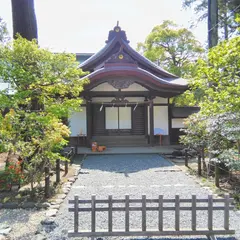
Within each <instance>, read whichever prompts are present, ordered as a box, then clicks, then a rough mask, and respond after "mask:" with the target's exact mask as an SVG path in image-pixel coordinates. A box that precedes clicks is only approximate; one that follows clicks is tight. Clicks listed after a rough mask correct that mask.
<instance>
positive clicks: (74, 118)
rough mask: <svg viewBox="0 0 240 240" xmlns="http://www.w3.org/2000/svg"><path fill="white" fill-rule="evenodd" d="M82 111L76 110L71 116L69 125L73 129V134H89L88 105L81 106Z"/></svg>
mask: <svg viewBox="0 0 240 240" xmlns="http://www.w3.org/2000/svg"><path fill="white" fill-rule="evenodd" d="M81 109H82V111H81V112H74V113H73V114H72V115H71V117H70V118H69V126H70V130H71V136H72V137H74V136H78V135H79V134H80V133H81V134H85V135H86V134H87V117H86V107H81Z"/></svg>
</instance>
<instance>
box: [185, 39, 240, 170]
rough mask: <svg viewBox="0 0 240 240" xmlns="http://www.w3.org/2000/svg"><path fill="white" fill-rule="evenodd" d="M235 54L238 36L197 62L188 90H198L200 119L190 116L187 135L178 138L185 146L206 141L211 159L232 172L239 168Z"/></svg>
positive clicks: (239, 81) (239, 64)
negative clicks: (199, 95)
mask: <svg viewBox="0 0 240 240" xmlns="http://www.w3.org/2000/svg"><path fill="white" fill-rule="evenodd" d="M239 52H240V37H235V38H233V39H231V40H228V41H223V42H221V43H220V44H219V45H217V46H216V47H213V48H211V49H210V50H209V53H208V58H207V59H208V60H207V61H206V60H203V59H201V60H199V61H198V64H197V66H198V69H197V75H196V77H195V79H194V80H193V81H192V83H191V85H190V88H191V90H192V91H193V92H195V91H196V89H199V88H200V89H201V91H202V97H201V98H200V101H199V106H200V107H201V109H200V112H199V113H198V114H199V116H201V118H200V119H197V120H196V121H195V122H194V116H193V117H192V116H190V117H189V119H188V122H189V126H187V129H186V130H185V133H186V134H187V135H186V136H184V137H183V138H182V141H183V143H185V144H195V143H196V142H197V144H198V145H200V144H201V141H202V140H201V141H200V140H199V139H201V138H203V140H204V139H208V143H207V145H208V151H209V153H210V154H211V157H213V160H215V161H220V162H222V163H224V164H225V165H226V166H228V167H229V168H231V169H235V170H237V169H238V170H239V169H240V162H239V158H240V157H239V153H240V134H239V133H240V131H239V130H240V129H239V121H240V71H239V69H240V56H239ZM202 119H204V121H205V126H204V128H205V130H204V129H203V125H202V124H203V123H202ZM193 124H194V127H193ZM203 130H204V131H203ZM195 134H196V136H195ZM231 158H232V160H231V161H230V160H229V159H231Z"/></svg>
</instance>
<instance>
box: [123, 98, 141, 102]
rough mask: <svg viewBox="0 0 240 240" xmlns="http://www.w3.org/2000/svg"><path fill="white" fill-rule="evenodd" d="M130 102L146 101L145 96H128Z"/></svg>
mask: <svg viewBox="0 0 240 240" xmlns="http://www.w3.org/2000/svg"><path fill="white" fill-rule="evenodd" d="M125 99H127V100H128V101H129V102H132V103H135V102H141V103H142V102H144V99H145V98H144V97H126V98H125Z"/></svg>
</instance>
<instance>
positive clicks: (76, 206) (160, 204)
mask: <svg viewBox="0 0 240 240" xmlns="http://www.w3.org/2000/svg"><path fill="white" fill-rule="evenodd" d="M232 201H233V199H230V198H229V195H225V197H224V198H221V199H220V198H217V199H214V198H213V196H212V195H209V196H208V198H205V199H198V198H197V197H196V195H192V198H190V199H183V198H180V197H179V195H176V196H175V198H173V199H165V198H164V197H163V195H160V196H159V197H158V198H157V199H147V198H146V195H143V196H142V198H141V199H130V198H129V195H126V196H125V199H113V197H112V196H111V195H110V196H108V199H96V197H95V196H92V198H91V200H81V199H79V197H78V196H75V198H74V200H69V204H73V207H70V208H69V212H73V213H74V230H73V231H69V233H68V236H69V237H92V238H93V237H103V236H169V235H171V236H172V235H173V236H176V235H207V236H208V237H209V238H211V239H214V235H216V234H219V235H225V234H234V233H235V231H234V230H231V229H230V228H229V210H231V209H233V207H232V206H230V203H231V202H232ZM132 203H138V204H139V203H140V204H141V206H140V207H139V206H131V204H132ZM151 203H154V204H155V206H148V205H151ZM169 203H171V204H173V206H169ZM186 203H187V204H188V206H186ZM86 204H88V205H89V204H90V207H84V205H85V206H86ZM103 204H105V205H107V206H106V207H103ZM116 204H118V205H119V204H124V206H123V207H119V206H116ZM156 205H157V206H156ZM132 211H140V212H141V218H142V219H141V220H142V227H141V229H137V230H136V229H135V230H134V229H130V222H129V220H130V218H129V216H130V212H132ZM149 211H157V213H158V226H157V229H148V228H147V218H146V216H147V212H149ZM166 211H173V212H174V215H175V223H174V226H172V227H173V229H169V228H166V227H165V226H164V221H163V219H164V216H166V214H167V212H166ZM180 211H190V212H191V219H190V220H191V221H190V222H191V226H189V228H188V229H181V227H180V221H181V219H180ZM197 211H206V212H207V221H208V227H207V228H206V229H197ZM213 211H223V212H224V214H223V222H224V227H223V228H222V229H221V228H218V229H217V228H215V227H214V226H213ZM80 212H90V213H91V229H90V230H79V216H80V214H79V213H80ZM97 212H108V228H107V229H102V230H96V213H97ZM113 212H124V213H125V228H124V229H120V230H115V229H113ZM84 220H85V221H86V219H84Z"/></svg>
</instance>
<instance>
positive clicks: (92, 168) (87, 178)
mask: <svg viewBox="0 0 240 240" xmlns="http://www.w3.org/2000/svg"><path fill="white" fill-rule="evenodd" d="M125 194H129V195H130V198H133V197H134V198H141V196H142V195H143V194H146V196H147V198H157V196H158V195H159V194H163V195H164V197H165V198H172V197H174V196H175V195H176V194H179V195H180V197H181V198H189V197H191V195H192V194H196V195H197V197H206V196H207V195H208V194H211V192H210V191H209V189H206V188H202V187H200V185H199V184H197V183H196V182H195V181H194V179H193V178H191V177H190V176H187V175H186V174H185V173H184V172H181V171H178V168H177V167H175V166H173V165H172V164H171V163H170V162H169V161H167V160H164V159H163V158H162V157H160V156H159V155H157V154H148V155H144V154H141V155H140V154H139V155H138V154H135V155H98V156H88V157H87V158H86V160H85V161H84V163H83V167H82V170H81V173H80V175H79V178H78V180H77V181H76V182H75V183H74V185H73V187H72V189H71V191H70V193H69V194H68V196H67V198H66V199H65V202H64V204H62V206H61V208H60V211H59V212H58V214H57V218H56V222H57V224H58V225H59V227H57V228H56V229H55V230H54V231H53V232H52V233H51V234H49V235H48V239H51V240H59V239H66V238H64V237H63V236H66V233H67V231H68V230H72V229H73V214H72V213H68V200H69V199H73V198H74V195H79V196H80V198H82V199H90V197H91V195H96V198H97V199H99V198H101V199H102V198H106V197H107V196H108V195H113V198H115V197H116V198H124V195H125ZM189 217H190V214H189V213H187V212H185V213H182V214H181V216H180V222H181V226H180V227H183V228H184V227H188V226H189V223H190V221H189ZM206 217H207V216H206V213H205V212H203V211H201V212H200V211H199V212H198V215H197V222H198V226H197V227H206V224H207V221H206V219H207V218H206ZM96 218H97V221H96V222H97V229H104V228H106V227H107V214H105V213H101V214H97V216H96ZM222 220H223V214H222V212H217V213H214V216H213V221H214V225H215V226H218V227H220V226H222V225H223V224H222ZM79 221H80V228H81V229H86V230H88V229H90V224H89V222H90V214H89V213H82V214H81V215H80V220H79ZM113 222H114V226H113V228H114V229H121V228H123V227H124V222H125V218H124V214H122V213H114V214H113ZM173 223H174V215H173V213H172V212H168V214H167V216H165V217H164V224H165V227H166V228H168V227H171V228H172V227H173V226H174V225H173ZM230 225H231V227H232V228H234V229H235V230H236V235H235V237H236V238H237V239H240V215H238V213H235V212H232V213H231V219H230ZM140 226H141V222H140V213H137V212H134V213H133V212H132V213H130V229H131V228H139V227H140ZM156 226H157V213H154V212H152V213H151V214H147V228H156ZM111 239H122V238H111ZM194 239H196V238H194ZM201 239H206V238H205V237H204V236H203V237H201Z"/></svg>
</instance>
